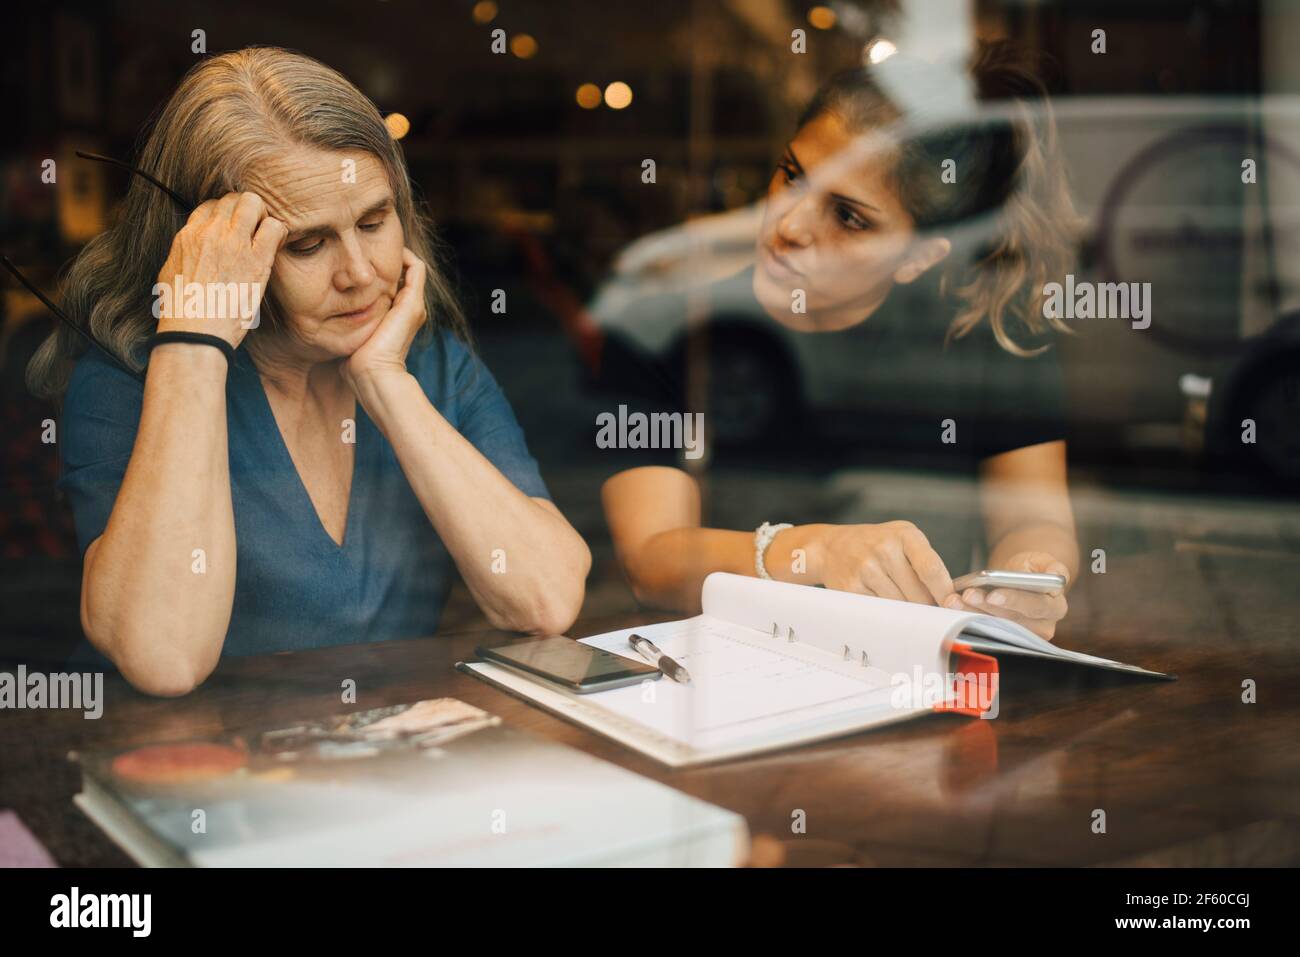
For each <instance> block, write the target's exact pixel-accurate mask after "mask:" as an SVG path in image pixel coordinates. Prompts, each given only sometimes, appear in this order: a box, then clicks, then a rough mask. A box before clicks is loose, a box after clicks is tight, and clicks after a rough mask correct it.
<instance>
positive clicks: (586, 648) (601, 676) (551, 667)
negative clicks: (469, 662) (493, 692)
mask: <svg viewBox="0 0 1300 957" xmlns="http://www.w3.org/2000/svg"><path fill="white" fill-rule="evenodd" d="M474 653H475V654H476V655H478V656H479V657H480V658H481V659H483V660H484V661H490V662H492V663H493V664H498V665H504V666H505V667H507V668H513V669H515V670H517V671H524V672H527V673H528V674H531V675H536V676H537V677H540V678H545V679H546V680H547V681H553V682H555V683H556V684H558V685H561V686H562V687H564V688H566V689H568V690H569V691H573V692H576V693H577V694H590V693H591V692H593V691H606V690H608V689H610V688H622V687H624V686H626V685H633V684H639V683H641V682H642V681H645V680H646V679H647V678H650V679H656V678H662V677H663V672H662V671H660V670H659V669H658V668H656V667H655V666H654V665H652V664H648V663H646V662H644V661H638V660H636V659H633V658H624V657H623V656H621V655H616V654H614V653H612V652H609V651H605V650H603V649H601V648H593V647H591V645H584V644H582V643H581V642H579V641H574V640H573V639H572V638H567V637H565V636H564V635H550V636H547V637H545V638H526V639H524V640H522V641H512V642H510V643H508V644H504V645H493V646H487V645H479V646H478V647H477V648H475V649H474Z"/></svg>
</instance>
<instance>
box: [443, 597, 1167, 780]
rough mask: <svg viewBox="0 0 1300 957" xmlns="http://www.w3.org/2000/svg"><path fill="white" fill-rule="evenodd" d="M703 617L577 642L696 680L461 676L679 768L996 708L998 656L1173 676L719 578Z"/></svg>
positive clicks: (486, 670) (968, 618)
mask: <svg viewBox="0 0 1300 957" xmlns="http://www.w3.org/2000/svg"><path fill="white" fill-rule="evenodd" d="M702 602H703V612H704V613H703V614H701V615H697V616H696V617H694V618H689V619H686V620H684V621H670V622H664V623H662V624H657V625H645V626H640V627H637V628H626V629H623V630H621V631H613V632H609V633H608V634H603V635H594V636H592V637H590V638H583V639H581V640H582V641H583V643H585V644H589V645H594V646H596V647H598V648H603V649H605V650H607V651H611V652H613V653H615V654H619V655H623V656H625V657H628V658H633V659H636V660H638V661H639V660H641V659H640V658H638V656H637V654H636V652H635V651H633V650H632V648H631V646H630V645H629V644H628V637H629V636H630V635H631V634H633V633H636V634H639V635H643V636H645V637H646V638H649V639H650V640H651V641H652V642H654V643H655V644H656V645H658V646H659V648H660V649H662V651H663V652H664V654H666V655H668V656H670V657H672V658H673V659H675V660H676V661H678V662H680V663H681V664H682V665H683V666H684V667H685V668H686V669H687V670H688V671H689V672H690V674H691V679H692V681H691V683H690V684H687V685H682V684H677V683H676V682H673V681H669V680H668V679H666V678H664V679H659V680H647V681H645V682H642V683H641V685H639V686H630V687H624V688H615V689H612V690H609V691H600V692H596V693H593V694H585V695H583V694H574V693H572V692H570V691H568V690H566V689H564V688H561V687H559V686H558V685H555V684H553V683H551V682H547V681H545V680H544V679H540V678H536V677H531V676H528V675H525V674H523V673H520V672H517V671H514V670H512V669H509V668H505V667H503V666H501V665H497V664H494V663H490V662H483V661H474V662H462V663H460V664H458V665H457V667H458V668H459V669H461V670H462V671H465V672H468V673H470V674H473V675H475V676H476V677H478V678H481V679H483V680H484V681H487V682H488V683H490V684H492V685H495V686H496V687H498V688H500V689H502V690H504V691H508V692H510V693H512V694H515V695H517V696H519V697H522V698H524V699H526V700H529V701H532V702H535V703H536V704H538V705H540V706H542V707H543V708H546V709H547V710H549V711H551V712H554V713H555V714H557V715H559V716H560V717H563V718H567V719H569V720H571V721H574V722H576V723H578V724H581V725H584V726H586V727H588V728H590V729H591V730H593V731H596V732H597V733H599V734H602V735H605V736H606V737H609V738H613V739H614V740H616V741H619V742H621V743H623V744H625V745H627V746H628V747H630V748H634V749H636V750H638V751H641V752H643V753H644V754H647V755H649V756H650V757H652V758H655V759H656V760H659V761H661V762H663V763H664V764H667V765H671V766H674V767H682V766H686V765H692V764H700V763H704V762H708V761H718V760H722V759H725V758H733V757H739V756H741V755H747V754H756V753H758V752H762V751H771V750H774V749H777V748H781V747H786V746H789V745H794V744H803V743H806V742H811V741H818V740H822V739H824V738H830V737H835V736H837V735H843V734H849V733H851V732H854V731H860V730H862V729H865V728H872V727H876V726H878V725H884V724H890V723H892V722H895V721H903V720H906V719H908V718H914V717H918V716H920V715H922V714H927V713H929V712H931V711H935V710H940V711H957V712H960V713H963V714H970V715H977V714H979V715H987V716H993V715H994V714H996V708H997V699H996V692H997V677H998V667H997V660H996V657H995V656H1003V655H1015V656H1024V657H1032V658H1046V659H1052V660H1056V661H1067V662H1072V663H1074V664H1077V665H1082V666H1086V667H1090V668H1101V669H1105V670H1110V671H1121V672H1126V673H1130V674H1135V675H1143V676H1147V677H1151V678H1166V679H1167V678H1169V677H1170V676H1169V675H1164V674H1161V673H1159V672H1155V671H1148V670H1146V669H1145V668H1139V667H1137V666H1135V665H1128V664H1122V663H1120V662H1117V661H1111V660H1109V659H1106V658H1097V657H1094V656H1092V655H1085V654H1081V653H1079V652H1076V651H1068V650H1066V649H1064V648H1059V647H1057V646H1056V645H1053V644H1052V643H1051V642H1048V641H1044V640H1043V639H1041V638H1039V637H1037V636H1036V635H1034V634H1032V633H1031V632H1029V631H1028V630H1027V629H1025V628H1022V627H1021V626H1019V625H1016V624H1014V623H1012V622H1009V621H1007V620H1005V619H1000V618H994V617H992V616H989V615H980V614H975V613H972V612H961V611H953V610H951V609H947V608H939V607H935V606H930V605H916V604H910V603H908V602H900V601H891V600H888V599H883V598H872V597H868V596H865V595H854V594H851V593H849V592H843V591H833V590H829V589H823V588H814V587H810V586H807V585H790V584H786V583H784V582H776V581H763V580H761V579H757V578H747V577H744V576H741V575H730V574H726V573H724V572H714V573H713V574H712V575H710V576H709V577H708V578H707V579H706V580H705V582H704V592H703V596H702Z"/></svg>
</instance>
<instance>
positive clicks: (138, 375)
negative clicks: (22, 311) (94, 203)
mask: <svg viewBox="0 0 1300 957" xmlns="http://www.w3.org/2000/svg"><path fill="white" fill-rule="evenodd" d="M76 154H77V155H78V156H80V157H81V158H82V159H88V160H94V161H95V162H97V163H109V164H110V165H113V166H117V167H119V168H121V169H124V170H126V171H127V172H129V173H132V174H134V175H136V176H139V177H140V178H141V179H143V180H145V181H146V182H148V183H152V184H153V185H154V186H157V187H158V188H159V189H160V190H162V191H163V192H164V193H166V194H167V195H168V196H170V197H171V199H172V201H173V202H175V203H176V205H177V206H179V207H180V208H181V210H182V211H183V212H184V213H185V215H187V216H188V215H189V214H190V213H192V212H194V204H193V203H191V202H190V201H189V200H187V199H185V197H183V196H181V195H180V193H177V192H176V191H175V190H173V189H171V188H170V187H168V186H164V185H163V184H162V183H161V182H159V181H158V180H157V179H156V178H154V177H153V176H152V175H150V174H149V173H146V172H145V171H144V170H142V169H140V167H138V166H133V165H131V164H130V163H124V162H122V161H121V160H119V159H113V157H111V156H100V155H99V154H98V153H83V152H82V151H81V150H77V151H76ZM0 263H2V264H3V265H4V267H5V269H8V270H9V272H11V273H13V276H14V278H15V279H17V280H18V281H19V282H20V283H22V284H23V285H24V286H26V287H27V289H28V291H29V292H31V293H32V295H34V296H35V297H36V298H37V299H39V300H40V301H41V302H42V303H44V305H45V308H47V309H49V310H50V312H52V313H54V315H55V316H57V317H58V318H59V319H60V320H62V322H63V323H65V324H66V325H67V326H68V327H69V328H70V329H72V331H73V332H75V333H76V334H77V335H79V336H81V338H83V339H85V340H86V342H88V343H89V344H90V345H92V346H94V347H95V348H97V349H99V351H100V352H102V353H104V355H106V356H107V357H108V358H109V359H110V360H111V361H112V362H113V364H114V365H115V366H117V367H118V368H119V369H121V370H122V371H123V372H125V373H127V374H128V375H130V376H131V377H132V378H134V379H137V380H138V381H140V382H144V373H143V372H137V371H136V370H135V369H132V368H131V367H130V366H128V365H127V364H126V363H125V362H123V361H122V360H121V359H119V358H118V357H117V356H116V355H115V354H114V353H113V351H112V350H111V349H109V348H107V347H106V346H104V344H103V343H101V342H100V341H99V340H98V339H96V338H95V337H94V335H93V334H92V333H91V332H90V330H89V329H83V328H82V327H81V326H79V325H77V323H75V322H73V321H72V319H70V318H69V317H68V315H67V313H65V312H64V311H63V310H62V309H60V308H59V307H58V306H56V305H55V304H54V303H53V302H51V301H50V299H49V298H48V297H47V296H46V295H45V293H43V292H41V291H40V290H39V289H37V288H36V286H35V285H34V284H33V283H31V282H29V281H28V280H27V277H26V276H24V275H23V274H22V273H21V272H19V271H18V267H17V266H15V265H14V264H13V263H12V262H10V261H9V257H8V256H4V255H0Z"/></svg>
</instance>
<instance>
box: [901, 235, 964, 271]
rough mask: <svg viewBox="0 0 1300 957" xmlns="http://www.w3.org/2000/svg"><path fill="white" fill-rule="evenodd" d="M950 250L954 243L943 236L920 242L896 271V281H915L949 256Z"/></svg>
mask: <svg viewBox="0 0 1300 957" xmlns="http://www.w3.org/2000/svg"><path fill="white" fill-rule="evenodd" d="M950 252H952V243H950V242H949V241H948V240H947V239H944V238H943V237H942V236H940V237H938V238H936V239H927V240H925V241H924V242H920V243H918V244H917V245H916V248H914V249H913V250H912V252H911V254H910V255H908V257H907V259H906V260H904V261H903V264H902V265H901V266H899V267H898V269H897V270H895V271H894V282H898V283H909V282H912V281H914V280H915V279H917V277H919V276H921V275H922V274H924V273H925V272H926V271H927V270H929V269H930V268H931V267H932V266H935V265H937V264H938V263H941V262H943V260H945V259H946V258H948V254H949V253H950Z"/></svg>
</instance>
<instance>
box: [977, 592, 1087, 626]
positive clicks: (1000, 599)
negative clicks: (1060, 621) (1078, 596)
mask: <svg viewBox="0 0 1300 957" xmlns="http://www.w3.org/2000/svg"><path fill="white" fill-rule="evenodd" d="M984 604H985V605H987V606H989V607H990V608H1002V609H1005V610H1007V611H1012V612H1015V613H1016V614H1017V615H1024V616H1025V617H1026V618H1053V619H1054V618H1063V617H1064V616H1065V610H1066V608H1067V607H1068V606H1067V603H1066V600H1065V596H1064V595H1039V594H1035V593H1034V592H1028V591H1021V590H1020V589H1017V588H995V589H993V590H992V591H991V592H989V593H988V594H987V595H986V596H984Z"/></svg>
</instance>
